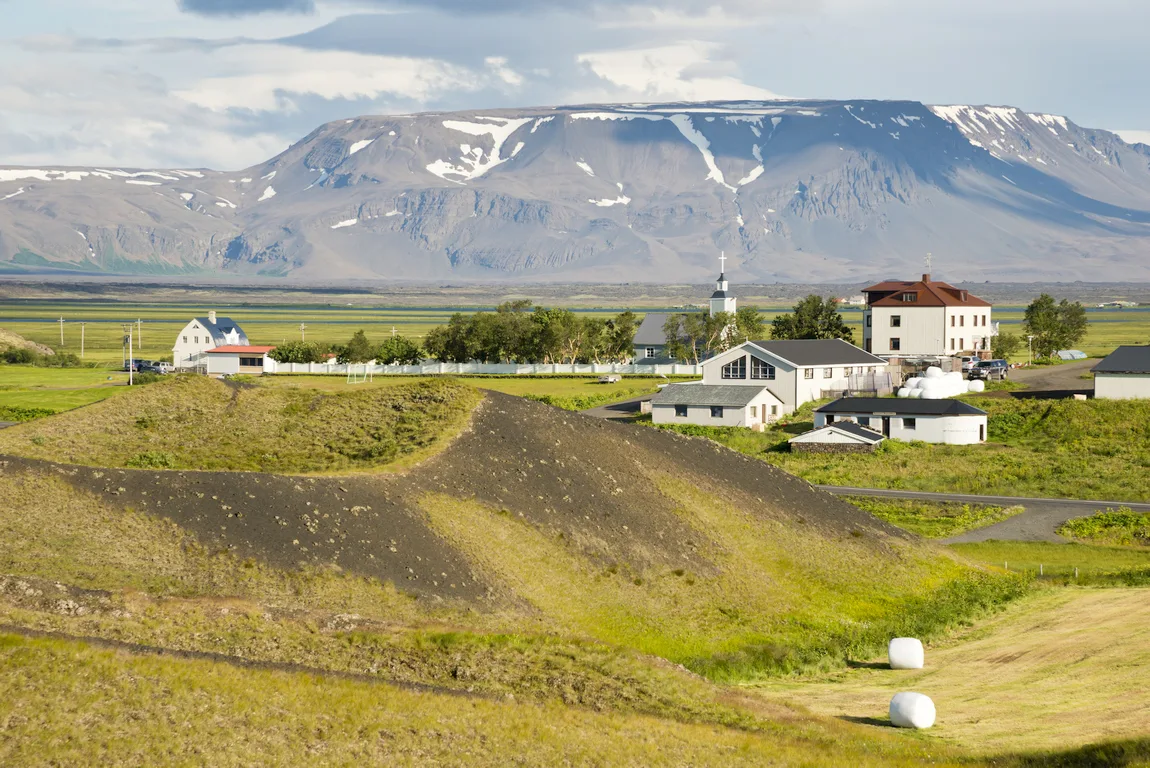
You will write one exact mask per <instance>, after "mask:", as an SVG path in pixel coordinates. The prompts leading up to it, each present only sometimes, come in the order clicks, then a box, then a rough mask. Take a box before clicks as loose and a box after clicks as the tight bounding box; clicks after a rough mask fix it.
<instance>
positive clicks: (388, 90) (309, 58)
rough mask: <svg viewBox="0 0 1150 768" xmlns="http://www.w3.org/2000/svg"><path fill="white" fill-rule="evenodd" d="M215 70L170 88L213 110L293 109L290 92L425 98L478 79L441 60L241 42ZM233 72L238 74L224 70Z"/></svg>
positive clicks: (218, 56)
mask: <svg viewBox="0 0 1150 768" xmlns="http://www.w3.org/2000/svg"><path fill="white" fill-rule="evenodd" d="M210 65H211V67H212V69H213V70H215V71H216V72H217V73H219V74H213V75H209V76H208V77H205V78H203V79H200V80H197V81H195V82H193V83H192V84H190V85H189V86H187V87H184V88H181V89H180V90H177V91H176V92H175V95H176V96H178V97H179V98H181V99H183V100H184V101H187V102H189V103H191V104H196V105H199V106H202V107H206V108H208V109H212V110H217V111H220V110H227V109H250V110H256V111H269V112H270V111H275V110H284V109H287V110H292V109H294V108H295V105H294V103H293V102H292V101H291V97H290V94H309V95H315V96H319V97H320V98H324V99H348V100H356V99H376V98H378V97H380V96H382V95H385V94H390V95H394V96H400V97H403V98H407V99H414V100H416V101H426V100H427V99H429V98H430V97H432V96H434V95H437V94H438V93H440V92H442V91H446V90H457V89H458V90H474V89H477V88H479V87H480V86H481V84H482V80H483V78H482V77H481V76H478V75H476V74H475V73H473V72H471V71H469V70H467V69H465V68H463V67H457V66H454V65H451V64H447V63H445V62H442V61H436V60H433V59H418V58H409V57H401V56H371V55H365V54H360V53H348V52H344V51H311V50H303V49H299V48H294V47H291V46H286V45H273V44H268V45H265V44H246V45H236V46H231V47H228V48H224V49H221V50H219V51H217V52H216V53H215V54H214V55H213V56H212V57H211V61H210ZM225 72H237V73H238V74H223V73H225Z"/></svg>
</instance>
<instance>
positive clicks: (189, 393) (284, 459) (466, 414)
mask: <svg viewBox="0 0 1150 768" xmlns="http://www.w3.org/2000/svg"><path fill="white" fill-rule="evenodd" d="M478 401H479V395H478V393H477V392H476V391H475V390H474V389H472V388H470V387H467V386H463V385H460V384H456V383H453V382H450V381H420V382H414V383H405V384H402V385H400V386H396V387H393V388H388V389H365V390H361V391H356V392H349V393H346V394H344V395H339V396H335V395H328V394H324V393H321V392H315V391H307V390H301V391H295V390H290V389H273V388H265V387H257V386H254V385H251V384H244V383H239V382H231V383H224V382H222V381H218V380H215V379H209V378H206V377H202V376H195V375H179V376H170V377H167V378H165V379H164V380H162V381H159V382H157V383H154V384H149V385H147V386H142V387H139V388H134V389H133V390H132V391H131V392H128V393H126V394H124V395H123V396H121V397H118V398H113V399H111V400H106V401H103V402H99V403H96V404H93V405H91V406H89V407H87V408H83V409H80V410H77V411H74V412H71V413H65V414H59V415H57V416H50V417H47V418H43V419H38V420H36V421H33V422H29V423H26V424H21V425H19V426H16V427H12V428H9V429H7V430H5V431H3V432H2V433H0V453H14V454H18V455H21V456H26V457H30V458H39V459H48V460H54V461H64V462H68V463H76V464H88V465H95V466H106V467H153V468H168V469H204V470H213V469H221V470H263V471H271V472H289V473H306V472H332V471H351V470H366V469H378V468H380V467H382V466H384V465H386V464H389V463H391V462H394V461H396V460H399V459H402V458H405V457H413V458H418V456H420V455H422V454H423V452H425V451H427V450H429V449H431V448H433V447H435V446H436V445H442V444H445V443H446V441H447V440H449V439H450V438H451V437H452V436H453V435H455V434H457V433H458V432H459V431H460V430H461V429H463V427H464V426H465V425H466V423H467V421H468V419H469V418H470V415H471V411H472V409H473V408H474V406H475V404H476V403H478Z"/></svg>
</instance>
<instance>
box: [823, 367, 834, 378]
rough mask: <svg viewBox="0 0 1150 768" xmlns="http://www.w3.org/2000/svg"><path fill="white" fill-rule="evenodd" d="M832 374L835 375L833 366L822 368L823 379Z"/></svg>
mask: <svg viewBox="0 0 1150 768" xmlns="http://www.w3.org/2000/svg"><path fill="white" fill-rule="evenodd" d="M834 375H835V369H834V368H823V378H824V379H829V378H831V377H832V376H834Z"/></svg>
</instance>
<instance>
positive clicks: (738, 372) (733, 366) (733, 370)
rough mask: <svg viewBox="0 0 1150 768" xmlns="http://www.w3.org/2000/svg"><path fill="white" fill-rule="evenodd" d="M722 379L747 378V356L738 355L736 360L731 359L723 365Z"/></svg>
mask: <svg viewBox="0 0 1150 768" xmlns="http://www.w3.org/2000/svg"><path fill="white" fill-rule="evenodd" d="M723 378H724V379H745V378H747V358H746V357H740V358H739V359H737V360H732V361H731V362H729V363H727V364H726V365H724V366H723Z"/></svg>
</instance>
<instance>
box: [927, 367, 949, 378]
mask: <svg viewBox="0 0 1150 768" xmlns="http://www.w3.org/2000/svg"><path fill="white" fill-rule="evenodd" d="M945 375H946V374H944V373H943V372H942V369H941V368H939V367H938V366H937V365H932V366H931V367H929V368H927V369H926V378H928V379H941V378H942V377H943V376H945Z"/></svg>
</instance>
